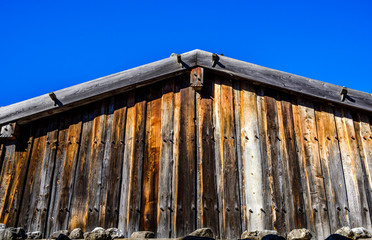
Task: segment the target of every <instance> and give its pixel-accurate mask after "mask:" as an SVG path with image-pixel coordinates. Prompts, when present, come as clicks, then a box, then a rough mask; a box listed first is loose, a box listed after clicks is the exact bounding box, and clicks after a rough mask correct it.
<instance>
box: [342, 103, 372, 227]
mask: <svg viewBox="0 0 372 240" xmlns="http://www.w3.org/2000/svg"><path fill="white" fill-rule="evenodd" d="M335 119H336V126H337V132H338V138H339V144H340V150H341V157H342V165H343V169H344V175H345V184H346V191H347V197H348V203H349V205H348V208H347V209H346V210H347V211H348V212H349V218H350V223H351V226H352V227H357V226H367V227H368V228H370V227H371V219H370V217H369V214H368V213H367V212H365V211H364V208H366V209H368V203H367V196H366V193H365V189H364V181H365V179H364V175H363V171H362V166H361V165H362V162H361V158H360V153H359V150H358V144H357V141H356V133H355V129H354V123H353V119H352V115H351V112H350V111H349V110H347V109H340V108H336V109H335ZM345 207H347V206H345Z"/></svg>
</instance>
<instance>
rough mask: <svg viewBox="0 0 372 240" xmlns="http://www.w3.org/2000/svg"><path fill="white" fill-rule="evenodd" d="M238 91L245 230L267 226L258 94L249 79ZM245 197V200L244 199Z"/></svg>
mask: <svg viewBox="0 0 372 240" xmlns="http://www.w3.org/2000/svg"><path fill="white" fill-rule="evenodd" d="M234 92H235V95H234V96H235V113H236V114H237V117H236V121H238V122H239V124H237V128H238V131H237V141H240V147H241V150H240V152H241V154H240V156H241V157H240V156H239V155H238V159H239V158H241V170H240V174H241V176H242V177H241V179H242V180H241V190H240V191H241V194H242V196H243V197H242V206H243V207H242V209H241V215H242V221H243V222H246V223H245V224H244V225H245V226H246V227H245V228H244V227H243V230H245V229H246V230H249V231H255V230H263V229H265V223H264V221H265V219H264V213H263V212H262V211H261V209H263V208H264V206H263V204H264V203H263V191H262V190H263V189H262V181H263V179H262V157H261V148H260V140H259V138H258V136H259V124H258V116H257V96H256V92H255V89H254V88H253V86H251V85H250V84H249V83H248V82H245V81H241V82H239V86H238V87H237V89H235V90H234ZM243 201H244V202H243Z"/></svg>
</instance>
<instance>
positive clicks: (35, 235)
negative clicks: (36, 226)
mask: <svg viewBox="0 0 372 240" xmlns="http://www.w3.org/2000/svg"><path fill="white" fill-rule="evenodd" d="M26 235H27V239H42V238H43V234H42V233H41V232H40V231H35V232H28V233H27V234H26Z"/></svg>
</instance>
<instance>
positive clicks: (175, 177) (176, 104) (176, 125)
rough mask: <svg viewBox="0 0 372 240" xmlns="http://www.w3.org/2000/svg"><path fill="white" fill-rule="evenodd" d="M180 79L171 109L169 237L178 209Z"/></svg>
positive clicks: (173, 233) (172, 232) (174, 228)
mask: <svg viewBox="0 0 372 240" xmlns="http://www.w3.org/2000/svg"><path fill="white" fill-rule="evenodd" d="M180 81H182V79H175V81H174V83H175V84H174V110H173V113H174V115H173V120H174V122H173V169H172V208H171V237H172V238H175V237H176V236H177V235H176V234H177V232H176V220H177V217H178V216H177V214H178V211H176V210H177V209H178V201H177V196H178V191H179V188H178V168H179V161H180V153H179V146H180V128H181V124H180V119H181V118H180V114H181V113H180V111H181V93H180V88H181V85H180V83H179V82H180Z"/></svg>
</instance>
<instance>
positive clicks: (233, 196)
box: [213, 77, 241, 238]
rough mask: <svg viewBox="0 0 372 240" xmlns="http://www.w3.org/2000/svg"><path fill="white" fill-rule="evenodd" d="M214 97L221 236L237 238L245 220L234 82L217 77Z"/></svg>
mask: <svg viewBox="0 0 372 240" xmlns="http://www.w3.org/2000/svg"><path fill="white" fill-rule="evenodd" d="M214 97H215V99H214V106H213V107H214V109H215V110H214V124H215V132H214V134H215V140H216V161H217V164H216V167H217V169H219V168H220V170H219V171H217V179H218V180H217V181H218V184H217V186H218V188H217V191H218V195H219V196H220V197H219V210H220V237H221V238H234V237H236V236H239V235H240V234H241V219H240V199H239V177H238V171H237V170H238V169H237V167H238V166H237V159H236V142H235V126H234V125H235V122H234V102H233V91H232V83H231V81H229V80H225V79H220V78H218V77H216V82H215V91H214Z"/></svg>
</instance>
